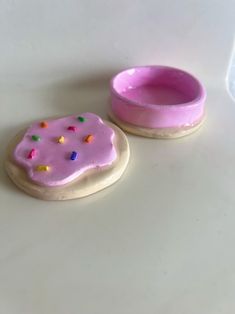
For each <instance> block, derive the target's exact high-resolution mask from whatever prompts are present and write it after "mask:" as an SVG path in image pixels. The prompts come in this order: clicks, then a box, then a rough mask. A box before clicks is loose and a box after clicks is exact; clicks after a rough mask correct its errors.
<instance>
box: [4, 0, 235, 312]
mask: <svg viewBox="0 0 235 314" xmlns="http://www.w3.org/2000/svg"><path fill="white" fill-rule="evenodd" d="M234 20H235V3H234V1H232V0H227V1H216V0H214V1H213V0H210V1H205V0H204V1H202V0H195V1H192V0H188V1H186V0H183V1H173V0H171V1H170V0H165V1H157V0H155V1H154V0H145V1H143V0H142V1H137V0H131V1H129V0H128V1H127V0H126V1H124V0H119V1H115V0H106V1H104V0H97V1H95V0H93V1H91V0H86V1H85V0H83V1H82V0H80V1H79V0H66V1H59V0H57V1H56V0H47V1H46V0H44V1H43V0H41V1H40V0H37V1H36V0H21V1H19V0H1V1H0V128H1V129H0V143H1V145H0V158H1V161H3V159H4V152H5V148H6V145H7V142H8V141H9V140H10V138H11V137H12V136H14V134H15V133H16V132H17V130H19V129H21V128H22V126H24V125H25V124H28V123H30V121H32V120H35V119H41V118H43V117H47V116H48V117H49V116H55V115H67V114H71V113H81V112H84V111H93V112H95V113H98V114H100V115H101V116H102V117H106V112H107V104H108V95H109V85H108V84H109V80H110V78H111V77H112V75H114V74H115V73H116V72H117V71H119V70H121V69H123V68H125V67H130V66H134V65H146V64H165V65H172V66H176V67H180V68H183V69H185V70H188V71H190V72H192V73H193V74H195V75H196V76H198V78H199V79H201V80H202V81H203V82H204V84H205V86H206V88H207V93H208V99H207V104H206V105H207V121H206V123H205V125H204V127H203V128H202V129H201V130H200V131H198V132H197V133H195V134H193V135H191V136H188V137H185V138H182V139H179V140H168V141H167V140H166V141H165V140H152V139H144V138H140V137H135V136H131V135H128V139H129V142H130V147H131V160H130V164H129V167H128V169H127V171H126V173H125V175H124V176H123V178H122V179H121V180H120V181H119V182H118V183H117V184H115V185H113V186H112V187H110V188H108V189H106V190H104V191H102V192H100V193H97V194H95V195H93V196H91V197H88V198H84V199H81V200H74V201H67V202H43V201H40V200H36V199H33V198H31V197H29V196H27V195H26V194H24V193H23V192H21V191H20V190H18V189H17V188H16V187H15V186H14V185H13V184H12V183H11V182H10V180H9V179H8V178H7V176H6V174H5V173H4V170H3V167H1V170H0V313H1V314H2V313H4V314H77V313H82V314H110V313H112V314H120V313H121V314H142V313H146V314H147V313H148V314H156V313H158V314H198V313H200V314H219V313H222V314H227V313H229V314H231V313H233V312H235V249H234V248H235V196H234V195H235V193H234V188H235V170H234V163H235V121H234V120H235V104H234V102H233V101H232V99H231V98H230V97H229V95H228V92H227V91H226V88H225V76H226V72H227V69H228V64H229V60H230V56H231V52H232V47H233V35H234Z"/></svg>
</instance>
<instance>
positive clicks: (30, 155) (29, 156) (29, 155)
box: [28, 148, 36, 159]
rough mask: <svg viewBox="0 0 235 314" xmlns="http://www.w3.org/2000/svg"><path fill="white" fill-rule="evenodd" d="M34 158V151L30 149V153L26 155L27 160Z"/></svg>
mask: <svg viewBox="0 0 235 314" xmlns="http://www.w3.org/2000/svg"><path fill="white" fill-rule="evenodd" d="M35 156H36V149H34V148H33V149H31V151H30V152H29V154H28V159H33V158H34V157H35Z"/></svg>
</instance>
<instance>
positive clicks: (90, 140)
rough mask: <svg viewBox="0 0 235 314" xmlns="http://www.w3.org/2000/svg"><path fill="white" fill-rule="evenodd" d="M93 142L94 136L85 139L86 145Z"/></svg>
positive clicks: (90, 135)
mask: <svg viewBox="0 0 235 314" xmlns="http://www.w3.org/2000/svg"><path fill="white" fill-rule="evenodd" d="M93 140H94V136H93V135H92V134H89V135H87V136H86V137H85V139H84V141H85V142H86V143H91V142H92V141H93Z"/></svg>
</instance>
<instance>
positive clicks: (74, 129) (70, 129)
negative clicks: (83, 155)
mask: <svg viewBox="0 0 235 314" xmlns="http://www.w3.org/2000/svg"><path fill="white" fill-rule="evenodd" d="M68 130H69V131H73V132H75V131H76V130H77V128H76V126H74V125H70V126H69V127H68Z"/></svg>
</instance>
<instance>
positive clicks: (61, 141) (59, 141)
mask: <svg viewBox="0 0 235 314" xmlns="http://www.w3.org/2000/svg"><path fill="white" fill-rule="evenodd" d="M57 141H58V143H60V144H63V143H64V137H63V136H60V137H58V140H57Z"/></svg>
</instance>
